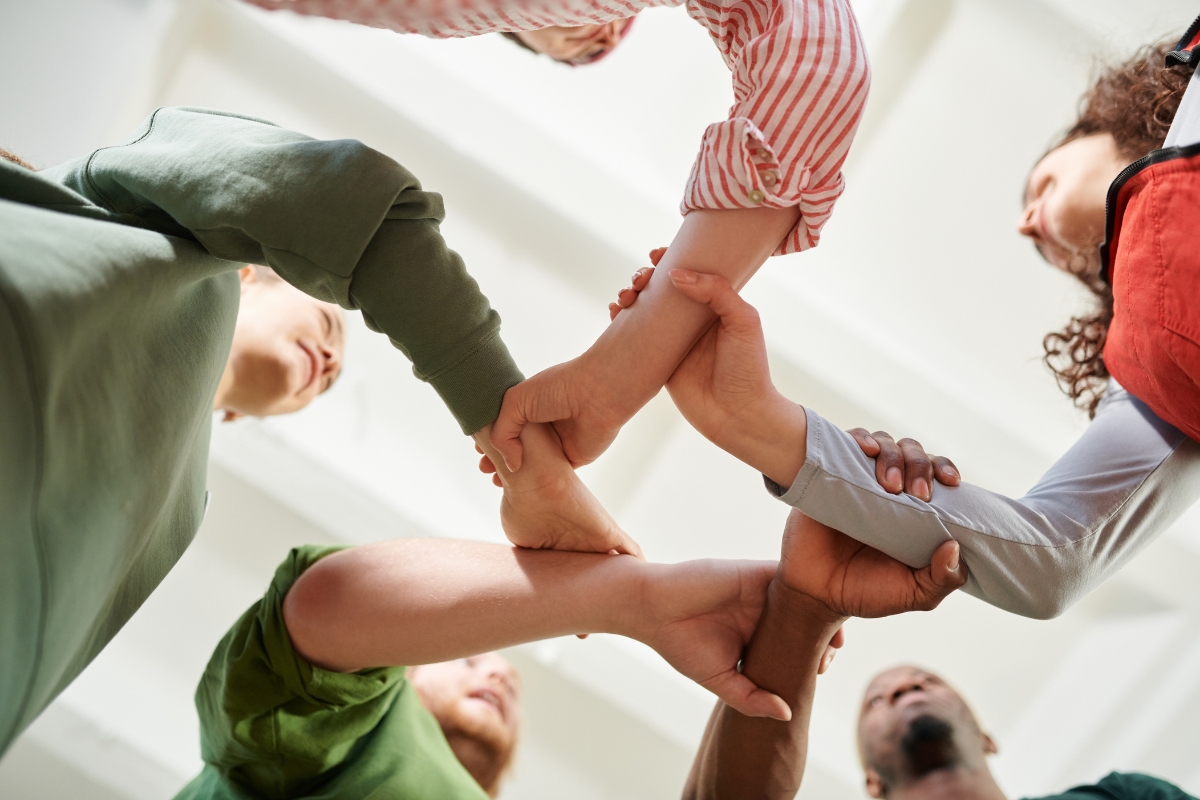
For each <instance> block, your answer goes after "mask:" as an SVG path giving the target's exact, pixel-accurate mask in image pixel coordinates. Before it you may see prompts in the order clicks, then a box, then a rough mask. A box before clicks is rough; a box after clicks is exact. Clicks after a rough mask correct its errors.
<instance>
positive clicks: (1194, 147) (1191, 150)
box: [1100, 20, 1200, 286]
mask: <svg viewBox="0 0 1200 800" xmlns="http://www.w3.org/2000/svg"><path fill="white" fill-rule="evenodd" d="M1197 24H1200V20H1197ZM1194 155H1200V142H1196V143H1195V144H1189V145H1187V146H1186V147H1167V148H1164V149H1162V150H1155V151H1154V152H1152V153H1149V154H1148V155H1144V156H1142V157H1141V158H1139V159H1138V160H1137V161H1135V162H1133V163H1132V164H1130V165H1129V166H1128V167H1126V168H1125V169H1123V170H1121V171H1120V172H1119V173H1117V177H1116V178H1114V179H1113V182H1112V183H1110V184H1109V185H1108V194H1107V195H1106V196H1105V198H1104V244H1102V245H1100V279H1101V280H1103V281H1104V282H1105V283H1107V284H1108V285H1109V286H1112V281H1111V280H1109V277H1108V272H1109V269H1108V268H1109V262H1108V259H1109V257H1110V256H1111V255H1112V254H1111V253H1109V245H1110V244H1111V243H1112V237H1113V228H1115V227H1116V222H1117V221H1116V220H1115V219H1114V218H1113V209H1114V208H1116V205H1117V195H1119V194H1120V193H1121V189H1122V188H1123V187H1124V186H1125V184H1126V183H1128V182H1129V179H1130V178H1132V177H1133V176H1134V175H1137V174H1138V173H1139V172H1141V171H1142V170H1144V169H1145V168H1146V167H1149V166H1151V165H1153V164H1161V163H1163V162H1164V161H1175V160H1176V159H1180V158H1191V157H1192V156H1194Z"/></svg>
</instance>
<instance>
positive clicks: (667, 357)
mask: <svg viewBox="0 0 1200 800" xmlns="http://www.w3.org/2000/svg"><path fill="white" fill-rule="evenodd" d="M799 213H800V212H799V210H798V209H796V208H786V209H773V208H757V209H739V210H731V211H712V210H699V211H692V212H691V213H689V214H688V215H687V216H686V217H685V218H684V221H683V225H681V226H680V228H679V233H678V234H676V236H675V239H674V241H672V242H671V245H670V247H669V248H668V249H667V252H666V255H664V256H663V258H662V261H661V262H659V265H658V274H657V277H655V278H654V279H652V280H651V281H650V285H649V286H648V287H647V288H646V290H645V291H643V292H642V293H641V295H640V296H639V298H638V303H637V305H636V306H635V307H634V308H632V309H629V310H627V311H625V312H623V313H622V314H621V315H620V316H618V317H617V319H616V321H615V322H613V324H611V325H609V326H608V328H607V329H606V330H605V332H604V333H603V334H602V335H601V336H600V338H599V339H597V340H596V342H595V344H593V345H592V346H591V347H590V348H589V349H588V351H587V352H586V353H585V354H584V356H583V358H584V359H585V360H586V361H587V362H588V363H589V366H588V368H589V369H594V370H596V374H597V375H598V376H599V378H600V380H599V381H598V384H599V385H602V386H604V387H605V391H606V397H607V398H609V399H610V400H611V402H608V403H606V406H607V407H608V409H610V413H612V414H614V415H615V416H617V417H619V418H620V420H621V421H622V422H623V421H624V420H627V419H629V418H630V417H632V416H633V415H634V414H635V413H636V412H637V410H638V409H640V408H641V407H642V406H643V405H645V404H646V403H647V402H648V401H649V400H650V399H651V398H652V397H654V395H656V394H657V393H658V391H659V390H660V389H661V388H662V387H663V385H664V384H665V383H666V382H667V379H668V378H670V377H671V373H672V372H674V371H675V368H676V367H677V366H679V362H680V361H682V360H683V357H684V355H686V354H687V352H688V350H690V349H691V347H692V345H693V344H695V342H696V340H697V339H698V338H699V337H700V334H702V333H703V332H704V330H705V329H706V328H707V327H708V326H709V325H710V324H712V321H713V319H714V316H713V314H712V313H711V312H710V311H709V310H708V308H707V307H706V306H703V305H701V304H699V303H695V302H693V301H691V300H689V299H687V298H686V297H684V296H683V295H682V294H680V293H679V292H678V291H677V290H676V289H675V287H673V286H672V285H671V281H670V280H668V278H667V273H668V272H669V271H670V270H672V269H677V268H682V269H689V270H693V271H696V272H706V273H711V274H716V275H721V276H723V277H725V278H727V279H728V280H729V281H730V283H732V284H733V285H734V286H735V287H738V288H740V287H741V286H743V285H745V283H746V281H748V280H749V279H750V277H751V276H752V275H753V274H754V273H755V272H757V271H758V268H759V267H761V266H762V264H763V263H764V262H765V261H766V260H767V258H768V257H769V256H770V255H771V253H772V252H774V250H775V248H776V247H777V246H778V245H779V242H780V241H781V240H782V238H783V237H784V235H785V234H786V233H787V232H788V231H789V230H791V229H792V227H793V226H794V225H795V223H796V220H797V219H798V218H799ZM631 312H632V313H631Z"/></svg>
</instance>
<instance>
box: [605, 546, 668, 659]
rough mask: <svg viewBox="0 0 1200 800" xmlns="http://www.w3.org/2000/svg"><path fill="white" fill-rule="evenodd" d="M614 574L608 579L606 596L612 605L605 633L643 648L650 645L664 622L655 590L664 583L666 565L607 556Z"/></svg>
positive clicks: (609, 609)
mask: <svg viewBox="0 0 1200 800" xmlns="http://www.w3.org/2000/svg"><path fill="white" fill-rule="evenodd" d="M608 558H611V559H612V565H613V567H614V570H613V572H612V574H610V575H609V576H608V578H609V579H608V580H607V581H606V582H605V583H606V593H607V595H608V597H609V598H611V601H610V602H609V604H608V608H607V610H606V612H605V613H604V615H603V616H604V632H605V633H612V634H616V635H618V636H624V637H625V638H627V639H633V640H635V641H638V642H641V643H642V644H650V642H651V640H652V639H653V636H654V632H655V631H656V630H658V629H659V628H660V627H661V626H662V624H663V622H664V620H663V619H661V613H660V612H661V608H660V607H659V606H660V604H659V603H657V602H656V601H655V599H654V590H655V588H656V586H657V585H658V584H659V583H660V582H661V579H662V573H663V570H664V569H669V568H670V566H669V565H666V564H651V563H647V562H645V561H642V560H640V559H637V558H634V557H633V556H624V555H622V556H608Z"/></svg>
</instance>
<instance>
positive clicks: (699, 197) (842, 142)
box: [682, 0, 870, 255]
mask: <svg viewBox="0 0 1200 800" xmlns="http://www.w3.org/2000/svg"><path fill="white" fill-rule="evenodd" d="M687 8H688V13H689V14H690V15H691V16H692V18H693V19H695V20H696V21H697V22H699V23H700V24H701V25H703V26H704V27H705V28H706V29H707V30H708V31H709V33H710V34H711V35H712V37H713V41H714V42H716V45H717V48H718V49H719V50H720V51H721V55H722V57H724V59H725V63H726V64H727V65H728V66H729V69H730V71H731V72H732V73H733V90H734V98H735V102H734V105H733V108H732V109H730V115H729V119H727V120H725V121H724V122H719V123H715V124H713V125H710V126H709V127H708V129H707V130H706V131H705V133H704V137H703V139H702V141H701V146H700V154H699V155H698V156H697V158H696V162H695V164H694V165H693V167H692V173H691V176H690V177H689V179H688V184H687V190H686V192H685V195H684V199H683V204H682V208H683V211H684V213H687V212H688V211H691V210H696V209H734V208H757V207H765V208H790V207H793V206H798V207H799V208H800V219H799V221H798V222H797V224H796V227H795V228H794V229H793V230H792V231H790V232H789V233H788V235H787V237H786V238H785V239H784V240H783V241H782V242H781V243H780V245H779V247H778V249H777V250H776V251H775V254H776V255H782V254H785V253H793V252H798V251H801V250H807V249H808V248H811V247H815V246H816V245H817V241H818V240H819V239H820V235H821V229H822V228H823V227H824V225H825V222H826V221H827V220H828V219H829V216H830V214H831V213H832V211H833V205H834V203H835V202H836V201H837V199H838V198H839V197H840V196H841V194H842V189H843V180H842V171H841V170H842V164H843V163H844V162H845V160H846V154H847V153H848V152H849V149H850V143H851V141H852V140H853V138H854V132H855V130H856V129H857V127H858V122H859V119H860V118H861V116H862V112H863V108H864V106H865V104H866V99H867V90H868V87H869V85H870V68H869V66H868V64H867V55H866V50H865V48H864V47H863V41H862V36H861V34H860V33H859V30H858V24H857V22H856V20H855V18H854V13H853V12H852V11H851V10H850V6H849V4H848V3H846V2H844V0H739V1H738V2H716V1H714V0H689V1H688V3H687Z"/></svg>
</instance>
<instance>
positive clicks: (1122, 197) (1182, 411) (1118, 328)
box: [1101, 19, 1200, 441]
mask: <svg viewBox="0 0 1200 800" xmlns="http://www.w3.org/2000/svg"><path fill="white" fill-rule="evenodd" d="M1198 41H1200V19H1198V20H1197V22H1196V23H1195V24H1193V26H1192V30H1189V31H1188V35H1187V36H1185V37H1184V40H1183V42H1181V43H1180V44H1181V47H1180V48H1178V50H1177V51H1176V52H1175V53H1172V54H1171V56H1174V60H1172V58H1171V56H1169V57H1168V63H1181V62H1182V63H1189V62H1192V63H1194V61H1193V57H1192V52H1191V50H1192V48H1193V47H1196V46H1197V42H1198ZM1196 56H1197V57H1198V58H1197V60H1200V48H1198V49H1197V53H1196ZM1106 233H1107V237H1106V241H1105V243H1104V246H1103V247H1102V248H1101V265H1102V268H1103V269H1105V270H1106V278H1107V280H1108V281H1109V283H1110V284H1111V285H1112V289H1113V300H1114V315H1113V321H1112V325H1111V327H1110V328H1109V331H1108V339H1107V341H1106V343H1105V346H1104V363H1105V365H1106V366H1107V367H1108V371H1109V373H1111V374H1112V376H1113V377H1114V378H1116V379H1117V381H1119V382H1120V383H1121V385H1122V386H1124V387H1125V388H1126V389H1128V390H1129V391H1130V392H1132V393H1133V394H1134V395H1136V396H1137V397H1139V398H1140V399H1141V400H1142V401H1143V402H1145V403H1146V405H1148V406H1150V408H1151V409H1153V410H1154V413H1156V414H1158V416H1160V417H1162V418H1163V419H1164V420H1166V421H1167V422H1169V423H1171V424H1172V425H1174V426H1175V427H1177V428H1179V429H1180V430H1181V431H1183V432H1184V433H1186V434H1187V435H1188V436H1189V437H1191V438H1192V439H1196V440H1198V441H1200V144H1196V145H1191V146H1189V147H1171V148H1167V149H1164V150H1155V151H1154V152H1153V153H1151V154H1150V155H1148V156H1146V157H1145V158H1143V159H1141V160H1139V161H1136V162H1134V163H1133V164H1131V165H1129V167H1127V168H1126V169H1125V170H1124V171H1122V172H1121V174H1120V175H1118V176H1117V179H1116V180H1115V181H1113V183H1112V186H1111V187H1109V190H1108V219H1107V231H1106Z"/></svg>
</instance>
